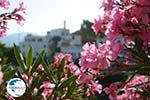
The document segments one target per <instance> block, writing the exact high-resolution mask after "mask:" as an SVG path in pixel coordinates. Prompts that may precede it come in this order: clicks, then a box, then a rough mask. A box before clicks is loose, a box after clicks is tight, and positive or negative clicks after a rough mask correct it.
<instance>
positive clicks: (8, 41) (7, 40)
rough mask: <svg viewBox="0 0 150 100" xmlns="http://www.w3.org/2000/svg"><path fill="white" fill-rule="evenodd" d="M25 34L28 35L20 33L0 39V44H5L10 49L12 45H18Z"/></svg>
mask: <svg viewBox="0 0 150 100" xmlns="http://www.w3.org/2000/svg"><path fill="white" fill-rule="evenodd" d="M27 34H29V33H25V32H22V33H14V34H11V35H7V36H4V37H0V42H1V43H5V44H6V45H7V46H8V47H12V46H13V43H15V44H19V43H20V42H22V41H23V40H24V37H25V36H26V35H27Z"/></svg>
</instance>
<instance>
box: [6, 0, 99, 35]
mask: <svg viewBox="0 0 150 100" xmlns="http://www.w3.org/2000/svg"><path fill="white" fill-rule="evenodd" d="M10 1H11V0H10ZM21 1H23V0H12V2H11V3H12V7H11V8H10V9H9V10H10V11H11V9H12V8H13V7H17V6H18V4H17V3H18V2H21ZM24 3H25V6H26V12H27V15H26V16H25V19H26V21H25V23H24V26H22V27H20V26H19V25H17V24H14V23H12V22H11V24H9V26H10V28H9V31H8V32H7V34H12V33H16V32H34V33H38V34H40V35H45V34H46V32H47V31H49V30H51V29H56V28H62V27H63V22H64V20H65V21H66V27H67V28H68V29H70V31H71V32H74V31H76V30H78V29H80V25H81V23H82V20H83V19H88V20H90V21H93V20H94V18H97V17H98V15H99V14H100V10H99V6H100V0H24Z"/></svg>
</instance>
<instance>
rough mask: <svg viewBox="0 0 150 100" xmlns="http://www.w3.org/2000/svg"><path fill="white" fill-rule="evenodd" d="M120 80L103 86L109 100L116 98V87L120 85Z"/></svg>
mask: <svg viewBox="0 0 150 100" xmlns="http://www.w3.org/2000/svg"><path fill="white" fill-rule="evenodd" d="M120 84H121V83H120V82H115V83H112V84H110V86H109V87H106V88H104V91H105V93H106V94H108V95H109V99H110V100H117V95H118V88H119V86H120Z"/></svg>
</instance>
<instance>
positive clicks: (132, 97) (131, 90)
mask: <svg viewBox="0 0 150 100" xmlns="http://www.w3.org/2000/svg"><path fill="white" fill-rule="evenodd" d="M148 81H149V79H148V77H145V76H142V75H141V76H135V77H134V78H133V79H132V80H131V81H130V82H128V83H127V84H126V85H125V86H124V87H123V89H121V88H120V87H121V84H122V83H121V82H116V83H112V84H111V85H110V86H109V87H106V88H105V89H104V91H105V93H106V94H108V95H109V99H110V100H140V98H141V95H140V94H138V92H139V91H140V92H142V91H143V89H144V88H143V87H145V86H146V85H145V84H144V83H145V82H148ZM139 84H141V86H137V87H136V85H139ZM120 90H121V91H122V90H123V91H124V92H123V93H122V94H120V95H119V94H118V93H119V91H120Z"/></svg>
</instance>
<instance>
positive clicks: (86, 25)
mask: <svg viewBox="0 0 150 100" xmlns="http://www.w3.org/2000/svg"><path fill="white" fill-rule="evenodd" d="M92 25H93V23H92V22H90V21H88V20H83V23H82V24H81V28H80V30H79V31H76V32H75V33H74V34H80V35H81V37H82V44H85V43H86V42H93V41H95V39H96V35H95V32H94V31H93V29H92Z"/></svg>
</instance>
